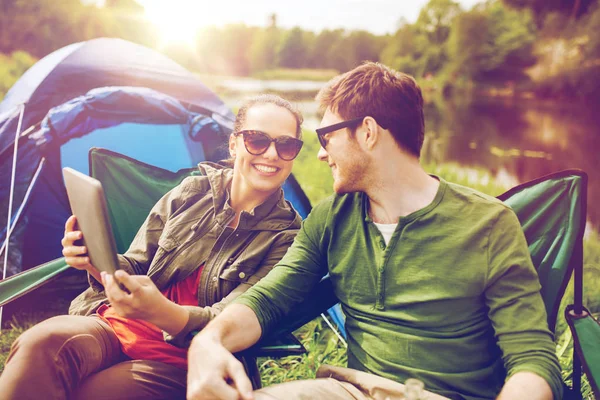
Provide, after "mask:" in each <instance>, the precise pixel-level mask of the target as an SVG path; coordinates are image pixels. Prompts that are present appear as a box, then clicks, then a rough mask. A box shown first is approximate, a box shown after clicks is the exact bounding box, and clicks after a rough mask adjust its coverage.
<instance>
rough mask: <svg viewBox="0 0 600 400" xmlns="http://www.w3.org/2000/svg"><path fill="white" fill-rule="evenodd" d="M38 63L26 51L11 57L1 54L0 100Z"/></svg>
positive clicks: (14, 53) (18, 52) (13, 54)
mask: <svg viewBox="0 0 600 400" xmlns="http://www.w3.org/2000/svg"><path fill="white" fill-rule="evenodd" d="M36 61H37V60H36V59H35V58H34V57H32V56H31V55H30V54H29V53H27V52H25V51H20V50H19V51H15V52H13V53H12V54H11V55H10V56H9V55H5V54H2V53H0V100H2V99H3V98H4V95H5V94H6V92H8V90H9V89H10V88H11V87H12V86H13V85H14V84H15V82H16V81H17V80H18V79H19V78H20V77H21V75H23V74H24V73H25V71H27V70H28V69H29V67H31V66H32V65H33V64H35V62H36Z"/></svg>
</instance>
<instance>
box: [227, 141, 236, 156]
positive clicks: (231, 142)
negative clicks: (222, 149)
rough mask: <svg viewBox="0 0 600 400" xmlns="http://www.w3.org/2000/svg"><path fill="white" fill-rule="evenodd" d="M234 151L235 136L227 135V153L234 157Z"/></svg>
mask: <svg viewBox="0 0 600 400" xmlns="http://www.w3.org/2000/svg"><path fill="white" fill-rule="evenodd" d="M235 151H236V146H235V136H233V135H229V155H230V156H231V158H235Z"/></svg>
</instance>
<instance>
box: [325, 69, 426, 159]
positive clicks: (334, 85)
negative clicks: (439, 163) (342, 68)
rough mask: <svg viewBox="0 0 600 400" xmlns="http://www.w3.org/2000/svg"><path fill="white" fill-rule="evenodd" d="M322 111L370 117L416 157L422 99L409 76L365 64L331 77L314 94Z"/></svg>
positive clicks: (421, 131) (421, 133)
mask: <svg viewBox="0 0 600 400" xmlns="http://www.w3.org/2000/svg"><path fill="white" fill-rule="evenodd" d="M316 100H317V101H318V102H319V104H320V108H321V110H322V111H324V110H325V109H327V108H329V109H330V110H331V111H333V112H334V113H336V114H338V115H339V116H340V117H342V118H344V119H345V120H349V119H354V118H361V117H366V116H370V117H373V118H374V119H375V120H376V121H377V123H378V124H379V125H380V126H381V127H382V128H384V129H388V130H389V131H390V132H391V134H392V136H393V137H394V140H395V141H396V143H398V145H399V146H400V147H401V148H403V149H405V150H407V151H409V152H410V153H412V154H414V155H415V156H417V157H419V155H420V154H421V147H422V146H423V138H424V133H425V122H424V117H423V96H422V94H421V88H420V87H419V85H418V84H417V82H416V81H415V80H414V79H413V78H412V77H411V76H409V75H407V74H404V73H402V72H398V71H395V70H393V69H391V68H389V67H387V66H385V65H383V64H380V63H375V62H366V63H364V64H362V65H360V66H358V67H356V68H354V69H353V70H351V71H348V72H346V73H344V74H342V75H339V76H337V77H335V78H333V79H332V80H331V81H329V82H328V83H327V85H326V86H325V87H323V88H322V89H321V90H320V91H319V93H318V94H317V97H316Z"/></svg>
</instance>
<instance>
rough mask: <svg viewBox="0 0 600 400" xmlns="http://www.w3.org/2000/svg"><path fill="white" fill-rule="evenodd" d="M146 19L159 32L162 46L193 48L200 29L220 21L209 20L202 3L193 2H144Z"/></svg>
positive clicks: (179, 0)
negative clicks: (172, 45)
mask: <svg viewBox="0 0 600 400" xmlns="http://www.w3.org/2000/svg"><path fill="white" fill-rule="evenodd" d="M140 3H141V4H142V5H143V6H144V9H145V15H146V18H147V19H148V20H149V21H150V22H152V23H153V24H154V25H155V26H156V27H157V29H158V30H159V36H160V40H161V44H162V45H168V44H177V45H186V46H189V47H193V46H194V44H195V41H196V36H197V34H198V31H199V29H201V28H205V27H206V26H208V25H214V24H217V23H218V22H219V21H216V20H215V19H214V17H215V16H214V15H213V16H211V17H212V19H211V20H209V19H208V18H207V15H206V9H202V2H199V1H193V0H171V1H168V2H167V1H164V0H144V1H143V2H142V1H141V2H140Z"/></svg>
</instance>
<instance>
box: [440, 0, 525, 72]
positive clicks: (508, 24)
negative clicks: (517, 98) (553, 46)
mask: <svg viewBox="0 0 600 400" xmlns="http://www.w3.org/2000/svg"><path fill="white" fill-rule="evenodd" d="M534 41H535V26H534V24H533V20H532V18H531V16H530V14H528V13H526V12H519V11H515V10H509V9H507V8H505V7H504V6H503V5H502V4H501V3H500V2H498V1H492V2H489V3H486V4H485V5H483V6H481V7H478V8H476V9H474V10H472V11H469V12H465V13H463V14H461V15H460V16H459V17H458V18H457V19H456V22H455V25H454V27H453V30H452V33H451V35H450V38H449V49H448V50H449V55H450V59H451V60H452V62H451V64H450V66H449V69H450V70H451V71H453V75H454V76H455V77H457V76H462V77H464V78H466V79H470V80H475V81H487V82H489V81H496V80H500V81H505V80H519V79H523V78H524V70H525V69H526V68H528V67H530V66H532V65H533V64H534V63H535V61H536V59H535V57H534V55H533V43H534Z"/></svg>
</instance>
